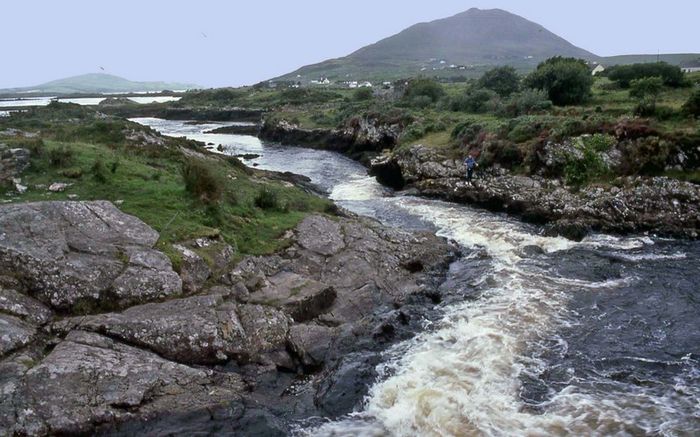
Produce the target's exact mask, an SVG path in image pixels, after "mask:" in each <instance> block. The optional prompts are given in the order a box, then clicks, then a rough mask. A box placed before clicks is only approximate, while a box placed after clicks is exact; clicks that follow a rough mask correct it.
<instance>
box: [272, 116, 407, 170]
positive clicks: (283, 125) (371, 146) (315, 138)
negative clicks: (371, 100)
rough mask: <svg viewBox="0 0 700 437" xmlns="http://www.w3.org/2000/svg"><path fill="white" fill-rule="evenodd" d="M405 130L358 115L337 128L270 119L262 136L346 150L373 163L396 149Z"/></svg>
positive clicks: (308, 145)
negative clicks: (386, 152)
mask: <svg viewBox="0 0 700 437" xmlns="http://www.w3.org/2000/svg"><path fill="white" fill-rule="evenodd" d="M400 133H401V127H400V126H399V125H398V124H384V123H380V122H379V121H377V120H375V119H371V118H356V119H352V120H350V121H348V122H347V123H346V125H345V126H343V127H339V128H336V129H306V128H302V127H299V126H298V125H296V124H293V123H290V122H287V121H285V120H279V121H277V120H269V119H266V120H265V121H264V122H263V124H262V126H261V128H260V132H259V133H258V136H259V138H260V139H262V140H265V141H271V142H277V143H282V144H293V145H296V146H302V147H308V148H312V149H320V150H329V151H332V152H338V153H342V154H343V155H346V156H349V157H350V158H352V159H355V160H357V161H360V162H362V163H363V164H365V165H369V163H370V160H371V159H372V158H373V157H374V156H376V155H377V154H379V153H381V152H382V151H383V150H385V149H393V148H394V146H395V145H396V142H397V141H398V137H399V135H400Z"/></svg>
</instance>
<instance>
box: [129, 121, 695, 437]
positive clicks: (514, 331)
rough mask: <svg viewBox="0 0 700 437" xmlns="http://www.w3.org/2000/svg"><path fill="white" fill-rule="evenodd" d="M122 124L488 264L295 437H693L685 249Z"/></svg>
mask: <svg viewBox="0 0 700 437" xmlns="http://www.w3.org/2000/svg"><path fill="white" fill-rule="evenodd" d="M137 121H140V122H142V123H144V124H148V125H150V126H152V127H154V128H156V129H158V130H160V131H161V132H163V133H165V134H168V135H174V136H183V135H184V136H187V137H189V138H192V139H197V140H200V141H204V142H205V143H213V144H214V145H219V144H221V146H222V149H223V153H227V154H234V155H235V154H244V153H255V154H259V155H260V156H258V157H256V158H254V159H250V160H247V161H245V162H246V163H247V164H249V165H255V166H258V167H260V168H264V169H269V170H276V171H290V172H294V173H299V174H303V175H306V176H308V177H310V178H311V179H312V181H313V182H314V183H315V184H317V185H318V186H319V187H321V188H322V189H323V190H325V191H326V192H327V193H328V195H329V197H331V198H332V199H334V200H336V201H337V202H338V203H339V204H340V205H342V206H344V207H346V208H348V209H350V210H352V211H354V212H356V213H358V214H363V215H367V216H371V217H374V218H377V219H379V220H381V221H383V222H384V223H386V224H389V225H393V226H400V227H402V228H405V229H426V228H428V229H434V230H435V231H436V232H437V233H438V234H439V235H441V236H444V237H446V238H449V239H452V240H455V241H456V242H458V243H459V244H461V245H462V246H464V247H465V248H469V249H474V250H472V251H468V255H467V256H472V257H474V256H479V254H483V253H486V254H487V255H488V259H489V262H490V267H489V268H488V269H487V272H486V273H485V274H484V275H483V277H481V278H480V279H478V280H475V281H473V283H471V284H469V286H470V287H473V288H476V289H477V291H478V293H476V294H475V295H477V296H479V297H478V298H475V299H472V300H466V299H465V300H463V301H460V302H458V303H456V304H454V303H453V304H449V305H445V306H444V307H442V311H443V312H442V316H441V318H440V319H439V320H434V321H432V322H431V323H429V324H428V326H426V330H425V331H424V332H423V333H421V334H419V335H418V336H416V337H415V338H413V339H411V340H409V341H406V342H403V343H400V344H397V345H395V346H394V347H392V348H391V349H390V350H388V351H387V352H386V355H385V360H384V362H383V363H382V364H381V365H380V366H379V367H378V369H377V370H378V374H379V377H378V379H377V382H376V383H375V385H374V386H373V387H371V389H370V391H369V394H368V396H367V398H366V400H365V403H364V405H363V408H362V409H361V411H358V412H355V413H353V414H350V415H348V416H347V417H344V418H341V419H339V420H336V421H332V422H324V421H323V420H322V419H318V418H316V419H314V418H312V419H309V420H308V421H305V422H304V423H300V424H299V426H298V428H297V429H296V433H297V434H300V435H313V436H324V435H326V436H331V435H332V436H385V435H395V436H414V435H421V436H423V435H424V436H470V435H493V436H509V435H533V436H536V435H558V436H564V435H587V436H588V435H593V436H595V435H601V436H602V435H664V436H666V435H667V436H685V435H700V364H699V363H698V359H699V358H700V324H698V322H697V314H698V313H700V293H699V292H698V287H697V285H696V281H697V274H698V272H699V271H700V245H698V244H697V243H681V242H676V241H664V240H660V239H651V238H648V237H631V238H621V237H615V236H608V235H593V236H591V237H588V238H586V239H585V240H584V241H582V242H580V243H574V242H571V241H569V240H566V239H563V238H549V237H543V236H541V235H539V234H538V229H537V228H535V227H532V226H529V225H525V224H522V223H520V222H519V221H517V220H513V219H511V218H508V217H507V216H504V215H498V214H493V213H489V212H485V211H481V210H476V209H472V208H469V207H465V206H457V205H454V204H450V203H446V202H440V201H434V200H427V199H419V198H414V197H408V196H397V197H394V196H393V194H392V193H391V192H390V191H389V190H387V189H385V188H383V187H381V186H380V185H379V184H377V183H376V181H375V180H374V179H372V178H369V177H367V175H366V171H365V169H364V168H363V167H362V166H360V165H359V164H357V163H355V162H353V161H351V160H349V159H347V158H345V157H342V156H340V155H337V154H335V153H331V152H323V151H317V150H309V149H304V148H289V147H282V146H279V145H274V144H266V143H262V142H260V141H259V140H258V139H257V138H254V137H248V136H240V135H215V134H205V133H204V132H205V131H207V130H210V129H212V128H214V127H218V126H221V125H225V124H227V123H211V124H206V125H193V124H186V123H183V122H171V121H165V120H158V119H141V120H137ZM228 124H230V123H228ZM210 147H214V146H210ZM452 281H453V282H454V281H455V280H454V279H452ZM448 282H449V281H448ZM319 422H320V424H319Z"/></svg>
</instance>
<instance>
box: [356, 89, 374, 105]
mask: <svg viewBox="0 0 700 437" xmlns="http://www.w3.org/2000/svg"><path fill="white" fill-rule="evenodd" d="M373 96H374V92H373V91H372V88H368V87H363V88H358V89H356V90H355V92H354V93H353V95H352V98H353V99H354V100H356V101H358V102H363V101H367V100H372V97H373Z"/></svg>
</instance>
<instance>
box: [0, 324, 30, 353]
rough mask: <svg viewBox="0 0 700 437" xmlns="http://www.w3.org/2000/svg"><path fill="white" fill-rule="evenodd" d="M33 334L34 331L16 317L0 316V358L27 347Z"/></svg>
mask: <svg viewBox="0 0 700 437" xmlns="http://www.w3.org/2000/svg"><path fill="white" fill-rule="evenodd" d="M35 333H36V329H34V328H33V327H32V326H31V325H29V324H27V323H25V322H23V321H22V320H20V319H18V318H17V317H14V316H9V315H7V314H0V356H4V355H6V354H8V353H9V352H12V351H14V350H16V349H19V348H21V347H24V346H26V345H28V344H29V343H30V342H31V341H32V340H33V339H34V335H35Z"/></svg>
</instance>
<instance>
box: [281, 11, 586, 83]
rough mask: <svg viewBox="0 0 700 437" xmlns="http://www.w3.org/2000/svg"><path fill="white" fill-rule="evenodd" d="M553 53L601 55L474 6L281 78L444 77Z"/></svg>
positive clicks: (533, 61) (522, 63) (525, 63)
mask: <svg viewBox="0 0 700 437" xmlns="http://www.w3.org/2000/svg"><path fill="white" fill-rule="evenodd" d="M556 55H561V56H574V57H577V58H583V59H587V60H591V61H597V60H598V59H600V58H599V57H598V56H596V55H595V54H593V53H591V52H588V51H586V50H584V49H582V48H579V47H576V46H574V45H573V44H571V43H569V42H568V41H566V40H565V39H563V38H561V37H559V36H557V35H555V34H553V33H552V32H550V31H548V30H547V29H545V28H544V27H542V26H540V25H539V24H537V23H533V22H531V21H528V20H526V19H524V18H522V17H520V16H518V15H515V14H511V13H510V12H506V11H503V10H501V9H489V10H481V9H476V8H474V9H469V10H468V11H466V12H463V13H461V14H457V15H455V16H452V17H449V18H444V19H440V20H436V21H431V22H429V23H420V24H416V25H414V26H411V27H409V28H408V29H405V30H404V31H402V32H400V33H398V34H396V35H394V36H391V37H389V38H386V39H383V40H381V41H379V42H377V43H375V44H372V45H369V46H366V47H363V48H361V49H360V50H357V51H356V52H354V53H352V54H350V55H348V56H346V57H344V58H338V59H331V60H328V61H325V62H321V63H319V64H314V65H309V66H306V67H302V68H300V69H299V70H297V71H294V72H292V73H290V74H287V75H285V76H282V77H281V78H280V79H290V80H294V79H295V78H297V76H298V75H299V76H301V77H302V78H306V79H309V80H311V79H318V78H319V77H321V76H323V77H328V78H329V79H331V80H333V79H335V80H339V79H342V78H344V77H352V78H354V79H365V78H369V77H375V78H376V77H385V78H387V79H388V78H392V77H401V76H405V75H407V74H410V75H415V74H417V73H419V72H423V73H424V74H440V75H445V76H448V75H451V74H465V72H467V71H468V70H474V69H477V70H478V69H479V67H484V66H493V65H503V64H508V65H513V66H515V67H518V68H521V69H531V68H533V67H535V66H536V65H537V64H538V63H539V62H541V61H543V60H544V59H547V58H549V57H552V56H556Z"/></svg>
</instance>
